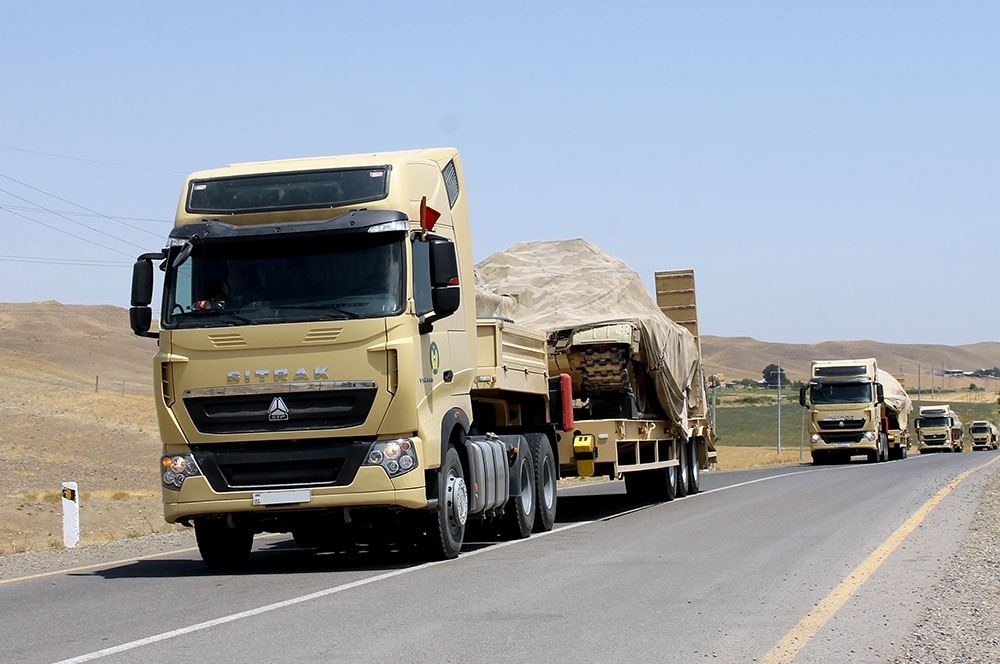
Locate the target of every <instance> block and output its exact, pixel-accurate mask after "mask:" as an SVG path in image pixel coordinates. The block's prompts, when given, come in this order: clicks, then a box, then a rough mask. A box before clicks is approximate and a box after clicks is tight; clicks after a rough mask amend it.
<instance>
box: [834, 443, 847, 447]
mask: <svg viewBox="0 0 1000 664" xmlns="http://www.w3.org/2000/svg"><path fill="white" fill-rule="evenodd" d="M834 444H835V445H836V446H837V447H850V446H851V444H850V443H834Z"/></svg>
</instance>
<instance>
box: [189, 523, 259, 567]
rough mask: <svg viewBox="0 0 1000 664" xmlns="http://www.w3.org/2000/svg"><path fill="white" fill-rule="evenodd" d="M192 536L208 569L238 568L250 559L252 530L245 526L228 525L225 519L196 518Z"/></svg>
mask: <svg viewBox="0 0 1000 664" xmlns="http://www.w3.org/2000/svg"><path fill="white" fill-rule="evenodd" d="M194 536H195V539H196V540H197V542H198V552H199V553H201V559H202V560H204V561H205V565H207V566H208V568H209V569H210V570H220V571H224V570H232V569H238V568H240V567H242V566H244V565H246V563H247V561H248V560H249V559H250V549H251V548H253V531H252V530H250V529H249V528H247V527H246V526H241V525H235V526H230V525H229V524H228V523H227V522H226V520H225V519H210V518H206V519H196V520H195V522H194Z"/></svg>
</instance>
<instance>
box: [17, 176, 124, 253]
mask: <svg viewBox="0 0 1000 664" xmlns="http://www.w3.org/2000/svg"><path fill="white" fill-rule="evenodd" d="M0 177H2V176H0ZM0 192H3V193H5V194H7V195H8V196H13V197H14V198H20V199H21V200H27V199H26V198H22V197H21V196H18V195H17V194H15V193H13V192H10V191H7V190H6V189H3V188H0ZM28 202H29V203H30V202H31V201H28ZM0 210H6V211H7V212H10V213H11V214H17V213H15V212H14V211H13V210H10V209H9V208H7V207H6V206H3V205H0ZM46 212H49V213H50V214H55V213H54V212H52V211H51V210H46ZM21 216H22V217H23V216H24V215H21ZM56 216H57V217H60V218H62V219H65V220H66V221H68V222H70V223H73V224H76V225H77V226H83V227H84V228H86V229H88V230H91V231H94V232H95V233H98V234H100V235H104V236H105V237H109V238H111V239H113V240H118V241H119V242H121V243H122V244H127V245H128V246H130V247H135V248H136V249H142V247H141V246H140V245H138V244H134V243H132V242H129V241H128V240H123V239H121V238H120V237H118V236H117V235H112V234H111V233H108V232H107V231H102V230H101V229H100V228H94V227H93V226H91V225H90V224H85V223H83V222H82V221H80V220H79V219H73V218H72V217H67V216H66V215H62V214H56ZM25 218H26V219H27V217H25ZM34 221H36V222H37V221H38V220H37V219H36V220H34ZM38 223H41V222H38ZM50 228H51V226H50Z"/></svg>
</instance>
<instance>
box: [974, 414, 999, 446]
mask: <svg viewBox="0 0 1000 664" xmlns="http://www.w3.org/2000/svg"><path fill="white" fill-rule="evenodd" d="M969 437H970V438H972V449H973V450H995V449H997V444H998V443H997V439H998V436H997V427H996V425H995V424H993V423H992V422H990V421H989V420H975V421H973V422H972V424H970V425H969Z"/></svg>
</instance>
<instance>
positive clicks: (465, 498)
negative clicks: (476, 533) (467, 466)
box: [447, 470, 469, 528]
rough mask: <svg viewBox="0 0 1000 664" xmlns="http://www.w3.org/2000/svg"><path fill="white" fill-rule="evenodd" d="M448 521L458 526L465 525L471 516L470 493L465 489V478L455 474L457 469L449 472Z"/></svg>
mask: <svg viewBox="0 0 1000 664" xmlns="http://www.w3.org/2000/svg"><path fill="white" fill-rule="evenodd" d="M447 510H448V522H449V523H450V524H451V525H452V526H454V527H457V528H461V527H462V526H464V525H465V522H466V520H467V519H468V518H469V494H468V492H467V491H466V490H465V479H463V478H462V477H461V476H459V475H457V474H455V471H454V470H453V471H451V472H449V473H448V506H447Z"/></svg>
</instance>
